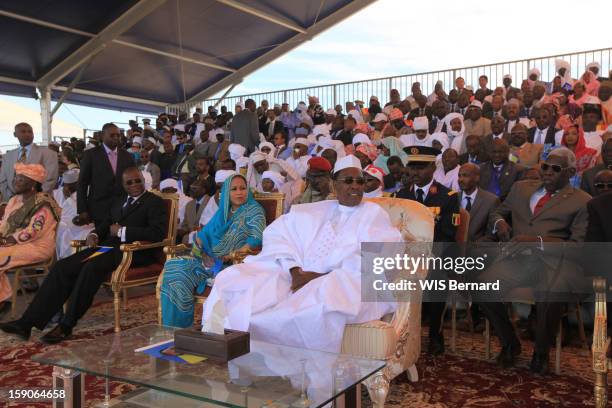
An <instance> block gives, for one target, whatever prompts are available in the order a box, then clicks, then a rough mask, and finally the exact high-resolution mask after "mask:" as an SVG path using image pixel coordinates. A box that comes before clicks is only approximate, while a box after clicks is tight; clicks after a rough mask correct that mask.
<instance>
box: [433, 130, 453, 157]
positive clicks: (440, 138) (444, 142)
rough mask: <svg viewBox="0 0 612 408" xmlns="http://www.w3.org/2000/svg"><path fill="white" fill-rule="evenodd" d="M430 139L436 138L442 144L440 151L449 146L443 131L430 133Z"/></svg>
mask: <svg viewBox="0 0 612 408" xmlns="http://www.w3.org/2000/svg"><path fill="white" fill-rule="evenodd" d="M431 139H432V140H437V141H438V142H440V144H441V145H442V152H443V153H444V151H445V150H446V149H448V148H449V147H450V143H449V141H448V136H447V135H446V133H444V132H435V133H432V134H431Z"/></svg>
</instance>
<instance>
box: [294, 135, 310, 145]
mask: <svg viewBox="0 0 612 408" xmlns="http://www.w3.org/2000/svg"><path fill="white" fill-rule="evenodd" d="M293 141H294V142H293V145H294V146H295V145H296V144H298V143H299V144H301V145H304V146H306V147H308V145H309V144H310V143H309V142H308V138H307V137H306V136H296V137H295V138H294V139H293Z"/></svg>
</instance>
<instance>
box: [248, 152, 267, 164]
mask: <svg viewBox="0 0 612 408" xmlns="http://www.w3.org/2000/svg"><path fill="white" fill-rule="evenodd" d="M267 158H268V155H267V154H265V153H263V152H260V151H255V152H253V153H251V155H250V156H249V161H250V162H251V164H255V163H257V162H260V161H262V160H266V159H267Z"/></svg>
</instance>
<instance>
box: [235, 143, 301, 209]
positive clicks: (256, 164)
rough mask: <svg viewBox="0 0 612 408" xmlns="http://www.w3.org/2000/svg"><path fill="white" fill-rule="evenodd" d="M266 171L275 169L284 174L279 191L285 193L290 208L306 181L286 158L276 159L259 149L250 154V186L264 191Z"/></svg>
mask: <svg viewBox="0 0 612 408" xmlns="http://www.w3.org/2000/svg"><path fill="white" fill-rule="evenodd" d="M266 171H273V172H275V173H278V174H280V175H281V176H282V178H283V182H282V184H283V187H282V189H279V192H281V193H283V194H285V203H288V206H287V208H289V206H290V205H291V203H292V202H293V200H294V199H295V198H296V197H297V196H298V195H300V193H301V192H302V188H303V184H304V181H303V180H302V178H301V177H300V176H299V175H298V173H297V172H296V170H295V169H294V168H293V167H291V166H290V165H289V163H287V162H286V161H285V160H278V159H275V158H274V157H271V156H269V155H267V154H265V153H263V152H261V151H259V150H257V151H254V152H253V153H251V155H250V156H249V167H248V170H247V176H246V177H247V184H248V186H249V188H251V189H253V190H255V191H258V192H263V186H262V179H263V174H264V173H265V172H266Z"/></svg>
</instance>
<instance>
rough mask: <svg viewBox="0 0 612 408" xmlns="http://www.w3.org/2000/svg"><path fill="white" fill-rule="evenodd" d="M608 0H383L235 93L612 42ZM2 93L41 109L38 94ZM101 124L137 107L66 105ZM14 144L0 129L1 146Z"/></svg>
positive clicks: (68, 117) (72, 115) (77, 118)
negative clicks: (124, 109) (119, 109)
mask: <svg viewBox="0 0 612 408" xmlns="http://www.w3.org/2000/svg"><path fill="white" fill-rule="evenodd" d="M610 11H612V5H611V3H610V2H609V0H584V1H581V2H576V1H567V0H556V1H551V0H545V1H544V0H542V1H533V0H513V1H512V2H509V1H503V2H502V1H490V0H466V1H456V0H435V1H426V2H417V1H407V0H379V1H377V2H375V3H373V4H372V5H371V6H369V7H367V8H366V9H364V10H362V11H360V12H359V13H357V14H355V15H353V16H352V17H350V18H349V19H347V20H345V21H343V22H342V23H340V24H339V25H337V26H335V27H333V28H332V29H330V30H328V31H326V32H325V33H323V34H321V35H319V36H318V37H315V38H314V39H313V40H312V41H310V42H308V43H305V44H303V45H301V46H300V47H298V48H296V49H295V50H293V51H292V52H290V53H288V54H286V55H285V56H283V57H281V58H279V59H278V60H276V61H274V62H272V63H271V64H270V65H268V66H266V67H264V68H262V69H261V70H259V71H257V72H256V73H254V74H252V75H250V76H249V77H247V78H246V79H245V80H244V81H243V83H242V84H240V85H239V86H238V87H236V89H235V90H234V92H233V94H244V93H251V92H261V91H267V90H276V89H286V88H295V87H303V86H310V85H317V84H327V83H333V82H341V81H342V82H344V81H351V80H358V79H367V78H375V77H381V76H389V75H399V74H409V73H418V72H424V71H430V70H434V69H446V68H453V67H461V66H469V65H476V64H482V63H493V62H500V61H507V60H512V59H522V58H529V57H537V56H544V55H554V54H558V53H565V52H574V51H581V50H588V49H596V48H605V47H610V46H612V43H611V41H610V39H611V38H612V37H611V36H610V32H609V28H608V27H609V22H608V21H607V19H608V18H609V16H610ZM0 100H5V101H10V102H14V103H17V104H19V105H22V106H25V107H28V108H31V109H35V110H38V109H39V105H38V102H37V101H34V100H31V99H25V98H15V97H9V96H0ZM56 117H57V118H59V119H62V120H65V121H67V122H70V123H73V124H75V125H77V126H80V127H85V128H90V129H98V128H100V127H101V125H102V124H103V123H105V122H109V121H118V122H127V121H128V120H129V119H131V118H134V117H135V114H132V113H124V112H117V111H108V110H101V109H92V108H87V107H81V106H75V105H67V106H66V105H64V106H63V107H61V108H60V110H59V111H58V113H57V114H56ZM9 143H13V138H12V135H11V134H10V133H7V132H6V131H5V130H4V129H0V145H4V144H9Z"/></svg>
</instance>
